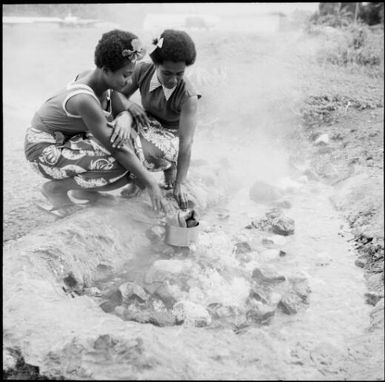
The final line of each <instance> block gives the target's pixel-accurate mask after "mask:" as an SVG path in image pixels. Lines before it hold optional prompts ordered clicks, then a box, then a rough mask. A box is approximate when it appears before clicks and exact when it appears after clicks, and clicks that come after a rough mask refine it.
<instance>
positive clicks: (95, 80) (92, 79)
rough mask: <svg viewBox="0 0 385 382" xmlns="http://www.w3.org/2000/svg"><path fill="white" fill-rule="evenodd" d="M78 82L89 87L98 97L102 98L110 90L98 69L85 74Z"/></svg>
mask: <svg viewBox="0 0 385 382" xmlns="http://www.w3.org/2000/svg"><path fill="white" fill-rule="evenodd" d="M76 82H80V83H82V84H85V85H88V86H89V87H90V88H91V89H92V90H93V91H94V93H95V95H96V96H97V97H101V96H102V94H103V93H104V92H105V91H106V90H107V89H108V86H107V85H106V83H105V82H104V81H103V77H102V73H101V70H100V69H98V68H96V69H94V70H91V71H89V72H87V73H84V75H81V76H80V77H79V78H78V80H77V81H76Z"/></svg>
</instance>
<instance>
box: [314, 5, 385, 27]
mask: <svg viewBox="0 0 385 382" xmlns="http://www.w3.org/2000/svg"><path fill="white" fill-rule="evenodd" d="M310 21H311V22H312V23H314V24H323V25H329V26H332V27H344V26H348V25H349V24H351V23H352V22H354V21H360V22H363V23H365V24H368V25H377V24H381V23H382V24H383V23H384V3H383V2H381V3H378V2H375V3H373V2H372V3H362V2H357V3H319V6H318V11H317V12H315V13H314V14H313V15H312V17H311V19H310Z"/></svg>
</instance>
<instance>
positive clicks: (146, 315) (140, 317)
mask: <svg viewBox="0 0 385 382" xmlns="http://www.w3.org/2000/svg"><path fill="white" fill-rule="evenodd" d="M150 319H151V315H150V312H147V311H143V312H142V311H131V310H126V311H125V312H124V320H125V321H135V322H139V323H141V324H145V323H149V322H150Z"/></svg>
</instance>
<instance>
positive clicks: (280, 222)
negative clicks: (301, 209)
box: [272, 216, 295, 236]
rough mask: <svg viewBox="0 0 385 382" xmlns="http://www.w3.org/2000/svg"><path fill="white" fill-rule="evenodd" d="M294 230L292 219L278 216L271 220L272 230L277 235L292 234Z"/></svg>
mask: <svg viewBox="0 0 385 382" xmlns="http://www.w3.org/2000/svg"><path fill="white" fill-rule="evenodd" d="M294 230H295V223H294V220H293V219H291V218H289V217H287V216H280V217H278V218H276V219H274V221H273V222H272V231H273V232H274V233H276V234H278V235H283V236H288V235H293V234H294Z"/></svg>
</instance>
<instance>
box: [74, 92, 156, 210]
mask: <svg viewBox="0 0 385 382" xmlns="http://www.w3.org/2000/svg"><path fill="white" fill-rule="evenodd" d="M70 101H72V107H75V108H76V111H77V113H76V114H78V115H80V116H81V117H82V118H83V120H84V122H85V124H86V126H87V127H88V129H89V131H90V132H91V133H92V134H93V135H94V136H95V138H96V139H97V140H98V141H99V142H100V143H101V144H102V145H103V146H104V147H105V148H106V149H107V150H109V151H110V152H111V154H112V156H113V157H114V158H115V159H116V160H117V161H118V162H119V163H120V164H121V165H122V166H123V167H124V168H125V169H127V170H129V171H131V172H132V173H133V174H134V175H135V176H136V177H137V178H138V179H139V181H140V182H142V183H143V184H144V185H145V186H146V188H147V189H148V192H149V194H150V198H151V201H152V202H153V205H154V208H155V209H160V208H161V207H162V195H161V192H160V189H159V186H158V184H157V182H156V180H155V179H154V178H153V176H152V175H151V174H150V173H149V172H148V171H147V170H146V169H145V168H144V167H143V165H142V163H141V162H140V160H139V159H138V157H137V156H136V154H135V153H134V151H133V150H132V148H131V147H130V146H129V145H128V144H124V145H123V147H122V148H119V149H117V148H114V147H112V145H111V142H110V137H111V134H112V130H111V129H110V128H109V127H108V126H107V120H106V118H105V116H104V114H103V111H102V109H101V108H100V105H99V104H98V103H97V102H96V100H94V99H93V98H92V97H90V96H89V95H86V94H78V95H76V96H74V97H72V98H71V100H70Z"/></svg>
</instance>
